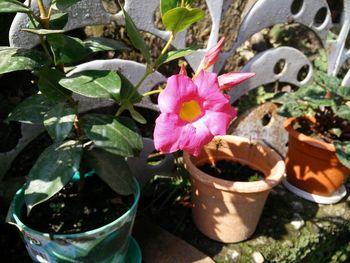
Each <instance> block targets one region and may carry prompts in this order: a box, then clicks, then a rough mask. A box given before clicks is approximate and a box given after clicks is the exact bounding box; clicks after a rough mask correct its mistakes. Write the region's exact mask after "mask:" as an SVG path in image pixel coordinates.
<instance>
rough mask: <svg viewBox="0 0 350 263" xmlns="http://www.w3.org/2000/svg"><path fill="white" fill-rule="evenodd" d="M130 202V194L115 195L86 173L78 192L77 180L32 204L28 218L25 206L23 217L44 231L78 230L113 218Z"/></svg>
mask: <svg viewBox="0 0 350 263" xmlns="http://www.w3.org/2000/svg"><path fill="white" fill-rule="evenodd" d="M133 201H134V197H133V195H128V196H122V195H118V194H117V193H115V192H114V191H113V190H112V189H111V188H110V187H109V186H108V185H106V184H105V183H104V182H103V181H102V180H101V179H100V178H99V177H98V176H89V177H86V178H85V182H84V187H83V188H82V190H80V192H79V193H78V183H77V182H75V183H73V182H70V183H68V184H67V185H66V186H65V187H64V188H63V189H62V190H61V191H60V192H59V193H57V194H56V195H54V196H53V197H52V198H50V199H49V200H48V201H46V202H43V203H42V204H39V205H37V206H35V207H34V208H33V209H32V211H31V212H30V215H29V217H27V216H26V212H27V211H26V208H25V207H24V209H23V213H22V220H23V222H24V223H25V224H26V225H27V226H29V227H30V228H32V229H35V230H38V231H40V232H44V233H54V234H73V233H81V232H85V231H88V230H92V229H95V228H98V227H101V226H103V225H106V224H108V223H110V222H112V221H114V220H116V219H117V218H118V217H120V216H122V215H123V214H124V213H125V212H126V211H127V210H128V209H129V208H130V207H131V206H132V204H133Z"/></svg>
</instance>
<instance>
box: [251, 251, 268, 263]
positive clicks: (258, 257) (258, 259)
mask: <svg viewBox="0 0 350 263" xmlns="http://www.w3.org/2000/svg"><path fill="white" fill-rule="evenodd" d="M252 259H253V262H254V263H263V262H265V259H264V256H263V255H262V254H261V253H260V252H259V251H255V252H254V253H253V254H252Z"/></svg>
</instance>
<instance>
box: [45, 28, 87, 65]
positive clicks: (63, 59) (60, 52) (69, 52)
mask: <svg viewBox="0 0 350 263" xmlns="http://www.w3.org/2000/svg"><path fill="white" fill-rule="evenodd" d="M47 40H48V42H49V44H50V46H51V49H52V52H53V54H54V60H55V65H62V64H72V63H77V62H79V61H81V60H82V59H83V58H85V57H86V56H88V55H89V54H91V53H92V51H91V50H90V49H89V48H87V47H85V44H84V42H83V41H81V40H80V39H79V38H74V37H69V36H66V35H63V34H52V35H48V36H47Z"/></svg>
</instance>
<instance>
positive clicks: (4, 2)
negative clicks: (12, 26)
mask: <svg viewBox="0 0 350 263" xmlns="http://www.w3.org/2000/svg"><path fill="white" fill-rule="evenodd" d="M17 12H18V13H30V12H31V10H30V9H29V8H28V7H27V6H26V5H24V4H22V3H21V2H20V1H17V0H0V13H17Z"/></svg>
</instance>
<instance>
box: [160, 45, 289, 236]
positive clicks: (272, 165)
mask: <svg viewBox="0 0 350 263" xmlns="http://www.w3.org/2000/svg"><path fill="white" fill-rule="evenodd" d="M223 42H224V39H223V38H222V39H221V40H220V41H219V42H218V43H217V45H215V46H214V47H213V48H212V49H210V50H209V51H208V52H207V54H206V55H205V56H204V59H203V60H202V63H201V64H200V67H199V68H198V69H197V72H196V73H195V74H194V76H193V77H192V78H190V77H188V76H187V73H186V71H185V70H183V69H182V70H181V71H180V74H178V75H174V76H172V77H171V78H169V79H168V82H167V87H166V89H165V90H164V91H163V92H161V93H160V95H159V98H158V105H159V107H160V110H161V114H160V116H159V117H158V119H157V120H156V127H155V131H154V140H155V147H156V149H158V150H160V151H162V152H166V153H168V152H174V151H177V150H183V151H184V154H183V160H184V164H185V168H186V169H187V170H188V171H189V173H190V176H191V182H192V186H191V188H192V203H193V206H194V207H193V209H192V212H193V213H192V214H193V219H194V222H195V224H196V225H197V227H198V228H199V230H200V231H201V232H203V233H204V234H205V235H207V236H208V237H210V238H212V239H215V240H218V241H221V242H238V241H241V240H244V239H247V238H248V237H249V236H251V235H252V234H253V232H254V231H255V228H256V226H257V223H258V220H259V218H260V215H261V212H262V209H263V207H264V204H265V201H266V198H267V196H268V194H269V192H270V191H271V189H272V187H273V186H275V185H277V184H278V183H279V182H280V180H281V179H282V176H283V174H284V162H283V161H282V159H281V158H280V156H279V155H278V154H277V153H275V152H274V151H273V150H271V149H269V148H268V147H266V146H263V145H260V144H257V143H255V142H251V141H250V140H248V139H244V138H239V137H235V136H229V135H227V136H218V135H224V134H226V131H227V128H228V126H229V124H230V122H231V121H232V119H233V118H234V117H235V116H236V111H235V109H234V108H233V107H232V106H231V104H230V98H229V97H228V96H227V95H226V94H225V90H227V89H229V88H232V87H233V86H235V85H237V84H239V83H240V82H242V81H244V80H245V79H248V78H250V77H252V76H254V73H226V74H223V75H220V76H218V75H217V74H215V73H209V72H206V71H205V70H206V69H208V68H209V67H210V66H212V65H213V64H214V63H215V62H216V60H217V57H218V54H219V52H220V49H221V46H222V45H223ZM215 136H216V137H215ZM220 161H229V162H230V163H229V169H231V170H229V171H228V172H227V174H228V175H227V176H225V177H226V178H225V180H224V179H220V178H215V177H214V176H213V175H209V174H207V173H205V172H203V171H200V170H199V168H198V166H201V165H204V164H205V163H213V164H214V166H215V164H216V163H217V162H220ZM231 162H232V163H231ZM237 163H238V164H237ZM241 165H244V167H245V168H244V169H245V170H246V171H253V172H254V173H258V174H260V177H261V181H258V182H238V181H237V180H238V176H237V177H236V176H235V175H234V174H233V173H234V172H237V171H235V170H237V169H240V166H241ZM254 169H257V170H259V171H255V170H254ZM228 178H229V179H228ZM235 180H236V181H235Z"/></svg>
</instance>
